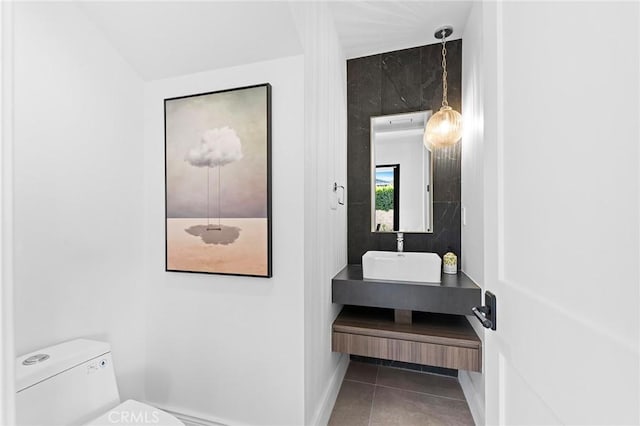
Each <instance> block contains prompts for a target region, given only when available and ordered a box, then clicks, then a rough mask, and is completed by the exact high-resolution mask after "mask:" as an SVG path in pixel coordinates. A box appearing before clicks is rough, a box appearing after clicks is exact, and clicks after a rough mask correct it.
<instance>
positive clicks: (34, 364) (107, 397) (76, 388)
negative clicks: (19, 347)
mask: <svg viewBox="0 0 640 426" xmlns="http://www.w3.org/2000/svg"><path fill="white" fill-rule="evenodd" d="M16 389H17V394H16V420H17V424H18V426H23V425H25V426H26V425H38V426H44V425H46V426H50V425H59V426H63V425H64V426H66V425H93V426H96V425H111V426H113V425H163V426H164V425H166V426H170V425H182V426H184V423H182V422H181V421H180V420H178V419H177V418H175V417H174V416H172V415H170V414H169V413H166V412H164V411H162V410H159V409H157V408H155V407H152V406H150V405H147V404H143V403H141V402H138V401H134V400H128V401H125V402H123V403H121V402H120V395H119V393H118V386H117V383H116V376H115V373H114V369H113V361H112V358H111V347H110V346H109V344H108V343H103V342H97V341H94V340H85V339H77V340H71V341H69V342H64V343H61V344H59V345H55V346H51V347H48V348H45V349H41V350H38V351H35V352H32V353H29V354H26V355H23V356H20V357H18V358H17V359H16Z"/></svg>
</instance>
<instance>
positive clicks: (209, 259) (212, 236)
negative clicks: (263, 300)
mask: <svg viewBox="0 0 640 426" xmlns="http://www.w3.org/2000/svg"><path fill="white" fill-rule="evenodd" d="M270 92H271V86H270V85H268V84H264V85H259V86H252V87H247V88H240V89H231V90H225V91H220V92H213V93H205V94H200V95H192V96H183V97H178V98H172V99H166V100H165V159H166V163H165V171H166V237H167V252H166V258H167V268H166V269H167V270H168V271H188V272H205V273H220V274H233V275H251V276H264V277H270V276H271V253H270V237H271V236H270V223H269V219H270V218H269V214H270V208H269V205H270V204H269V196H270V188H269V184H270V183H269V167H270V164H269V161H270V159H269V152H270V150H269V144H270V123H269V117H270V112H269V109H270Z"/></svg>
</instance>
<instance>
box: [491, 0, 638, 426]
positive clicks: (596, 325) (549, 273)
mask: <svg viewBox="0 0 640 426" xmlns="http://www.w3.org/2000/svg"><path fill="white" fill-rule="evenodd" d="M483 17H484V23H483V27H484V31H485V32H484V50H485V52H484V58H485V66H486V68H485V76H490V77H489V78H488V79H487V81H486V86H485V89H486V91H485V98H486V99H485V102H486V105H485V150H486V151H485V154H486V155H485V161H486V164H485V173H486V177H485V192H486V194H485V203H486V204H485V243H486V246H485V262H486V263H485V273H486V275H485V279H486V282H485V284H486V288H487V289H488V290H490V291H492V292H493V293H494V294H495V295H496V296H497V305H498V307H497V330H496V331H490V330H488V331H487V333H486V340H485V347H486V352H485V374H486V378H485V379H486V380H485V383H486V388H485V391H486V395H485V399H486V419H487V423H488V424H504V425H518V424H530V425H543V424H575V425H585V424H602V425H614V424H615V425H617V424H638V423H639V422H640V418H639V410H640V393H639V390H638V386H639V385H638V383H639V360H640V357H639V352H638V345H639V342H638V335H639V332H640V327H639V313H638V308H639V306H638V305H639V287H640V280H639V250H638V246H639V236H640V232H639V192H640V186H639V175H638V163H639V160H640V153H639V141H640V131H639V122H640V108H639V102H640V85H639V79H640V69H639V65H638V62H639V60H640V51H639V49H640V45H639V33H638V31H639V28H640V10H639V4H638V2H635V1H634V2H621V3H615V2H610V1H608V2H505V3H490V2H488V3H485V9H484V14H483Z"/></svg>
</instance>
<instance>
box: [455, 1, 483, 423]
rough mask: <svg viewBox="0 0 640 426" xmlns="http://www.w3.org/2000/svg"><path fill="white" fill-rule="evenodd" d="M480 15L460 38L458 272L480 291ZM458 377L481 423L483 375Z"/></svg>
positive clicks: (478, 12) (475, 13) (474, 12)
mask: <svg viewBox="0 0 640 426" xmlns="http://www.w3.org/2000/svg"><path fill="white" fill-rule="evenodd" d="M482 13H483V6H482V2H476V3H474V4H473V5H472V7H471V11H470V12H469V17H468V18H467V23H466V26H465V29H464V34H463V36H462V39H463V49H462V115H463V120H464V134H463V136H462V208H463V209H464V212H465V213H464V218H465V220H464V222H463V225H462V253H463V256H462V270H463V271H464V272H465V273H466V274H467V275H468V276H469V277H470V278H471V279H473V280H474V281H475V282H476V283H477V284H478V285H479V286H480V287H482V288H483V289H484V172H483V171H484V150H483V144H484V127H483V118H484V117H483V111H484V107H483V105H484V98H483V96H484V92H483V80H482V78H483V69H482V67H483V55H482V52H483V49H482V42H483V37H482V32H483V27H482V22H483V21H482ZM468 319H469V322H470V323H471V325H472V326H473V327H474V329H475V330H476V333H477V334H478V336H480V339H481V340H483V341H484V333H485V331H484V328H482V326H481V325H480V323H479V322H478V320H476V319H475V318H474V317H473V316H469V317H468ZM458 377H459V380H460V383H461V384H462V388H463V390H464V393H465V396H466V397H467V401H468V403H469V408H470V409H471V413H472V414H473V418H474V420H475V422H476V424H478V425H481V424H484V405H485V402H484V374H483V373H475V372H471V371H460V372H459V376H458Z"/></svg>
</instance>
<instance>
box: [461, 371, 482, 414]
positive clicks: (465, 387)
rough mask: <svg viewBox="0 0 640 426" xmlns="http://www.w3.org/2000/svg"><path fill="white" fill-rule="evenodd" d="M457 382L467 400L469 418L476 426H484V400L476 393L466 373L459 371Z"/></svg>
mask: <svg viewBox="0 0 640 426" xmlns="http://www.w3.org/2000/svg"><path fill="white" fill-rule="evenodd" d="M458 381H459V382H460V387H461V388H462V392H463V393H464V397H465V399H466V400H467V405H468V406H469V410H470V411H471V416H472V417H473V421H474V423H475V424H476V426H484V425H485V419H484V398H483V397H482V396H481V395H480V394H479V393H478V391H477V390H476V388H475V387H474V386H473V382H472V381H471V376H470V374H469V372H468V371H465V370H460V371H459V372H458Z"/></svg>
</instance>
